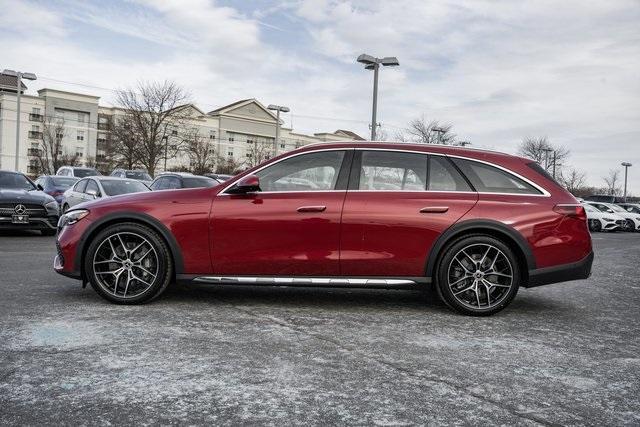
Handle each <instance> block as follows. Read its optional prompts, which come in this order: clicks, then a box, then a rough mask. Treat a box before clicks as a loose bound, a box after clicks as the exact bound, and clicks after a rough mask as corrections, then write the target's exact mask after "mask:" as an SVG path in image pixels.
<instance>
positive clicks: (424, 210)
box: [420, 206, 449, 213]
mask: <svg viewBox="0 0 640 427" xmlns="http://www.w3.org/2000/svg"><path fill="white" fill-rule="evenodd" d="M448 210H449V206H427V207H424V208H422V209H420V213H445V212H447V211H448Z"/></svg>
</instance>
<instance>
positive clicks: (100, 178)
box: [81, 175, 135, 181]
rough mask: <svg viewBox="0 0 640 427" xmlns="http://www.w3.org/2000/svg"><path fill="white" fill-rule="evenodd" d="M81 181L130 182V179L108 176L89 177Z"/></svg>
mask: <svg viewBox="0 0 640 427" xmlns="http://www.w3.org/2000/svg"><path fill="white" fill-rule="evenodd" d="M81 179H95V180H98V181H132V179H131V178H120V177H119V176H110V175H91V176H85V177H83V178H81ZM133 181H135V180H133Z"/></svg>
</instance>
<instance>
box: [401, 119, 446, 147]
mask: <svg viewBox="0 0 640 427" xmlns="http://www.w3.org/2000/svg"><path fill="white" fill-rule="evenodd" d="M452 128H453V125H451V124H446V123H445V124H441V123H440V122H439V121H437V120H431V121H429V122H427V120H426V119H425V117H424V115H423V116H422V117H419V118H416V119H413V120H411V122H409V127H408V128H407V130H406V133H407V134H408V139H410V140H412V141H414V142H418V143H422V144H445V145H450V144H453V143H454V142H455V140H456V135H455V134H454V133H453V132H452V131H451V129H452ZM402 138H403V139H404V138H405V137H404V135H403V136H402Z"/></svg>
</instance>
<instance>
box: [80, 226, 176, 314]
mask: <svg viewBox="0 0 640 427" xmlns="http://www.w3.org/2000/svg"><path fill="white" fill-rule="evenodd" d="M118 235H130V236H138V237H140V238H142V239H144V240H146V241H147V243H148V244H149V247H152V248H153V251H155V252H153V255H154V261H155V263H154V270H153V271H156V274H155V275H153V279H149V278H148V277H151V276H148V277H147V276H146V275H145V276H144V277H145V278H147V280H148V281H147V282H144V281H143V280H140V281H138V280H136V278H135V277H134V278H131V280H132V282H133V284H134V285H140V287H147V284H149V285H150V286H148V288H146V289H145V290H144V291H141V292H140V294H138V295H134V296H133V297H132V296H126V292H127V290H124V295H123V296H120V295H117V293H118V290H119V289H121V288H122V287H123V286H121V285H120V283H121V280H120V278H119V277H116V278H115V286H114V289H115V293H114V291H113V290H111V289H109V286H108V283H106V282H107V281H106V280H101V279H99V278H98V277H105V276H104V273H103V274H102V275H101V274H96V268H99V267H97V265H94V259H98V258H97V257H98V256H100V254H98V255H96V252H97V251H98V250H100V251H103V250H104V249H103V247H107V246H106V244H107V243H109V241H108V240H107V239H110V238H111V239H116V238H117V236H118ZM113 241H116V240H112V242H113ZM103 243H104V244H105V245H104V246H102V245H103ZM116 250H117V249H116ZM120 252H121V253H122V251H120ZM131 253H133V251H131ZM103 262H104V261H103ZM83 264H84V272H85V277H86V278H87V280H88V281H89V282H90V283H91V287H93V289H94V290H95V291H96V292H97V293H98V294H99V295H100V296H101V297H103V298H104V299H106V300H108V301H110V302H113V303H116V304H143V303H146V302H150V301H152V300H153V299H155V298H157V297H159V296H160V295H161V294H162V293H163V292H164V290H165V289H166V288H167V286H169V283H170V282H171V279H172V277H173V260H172V258H171V251H170V250H169V247H168V246H167V244H166V242H165V241H164V240H163V239H162V237H160V236H159V235H158V233H156V232H155V231H153V230H151V229H150V228H148V227H146V226H144V225H141V224H137V223H121V224H114V225H111V226H109V227H107V228H105V229H104V230H102V231H100V232H99V233H98V234H97V235H96V236H95V237H94V238H93V240H92V242H91V244H90V245H89V248H88V249H87V251H86V253H85V256H84V260H83ZM111 265H112V264H108V266H109V267H111ZM113 265H115V266H116V268H118V266H119V265H120V264H118V263H114V264H113ZM136 268H140V267H135V266H131V265H129V271H130V272H126V274H127V276H126V278H127V282H129V279H130V277H131V276H130V274H132V273H133V274H136V275H139V276H140V277H143V274H145V273H141V271H140V270H136ZM107 275H108V274H107ZM142 283H144V285H141V284H142ZM126 286H127V288H128V287H129V283H127V284H126Z"/></svg>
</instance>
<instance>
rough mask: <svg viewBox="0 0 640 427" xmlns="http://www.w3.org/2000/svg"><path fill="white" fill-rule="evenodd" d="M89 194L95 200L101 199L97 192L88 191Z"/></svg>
mask: <svg viewBox="0 0 640 427" xmlns="http://www.w3.org/2000/svg"><path fill="white" fill-rule="evenodd" d="M87 194H88V195H90V196H91V197H93V198H94V199H97V198H98V197H100V194H98V192H97V191H96V190H87Z"/></svg>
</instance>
